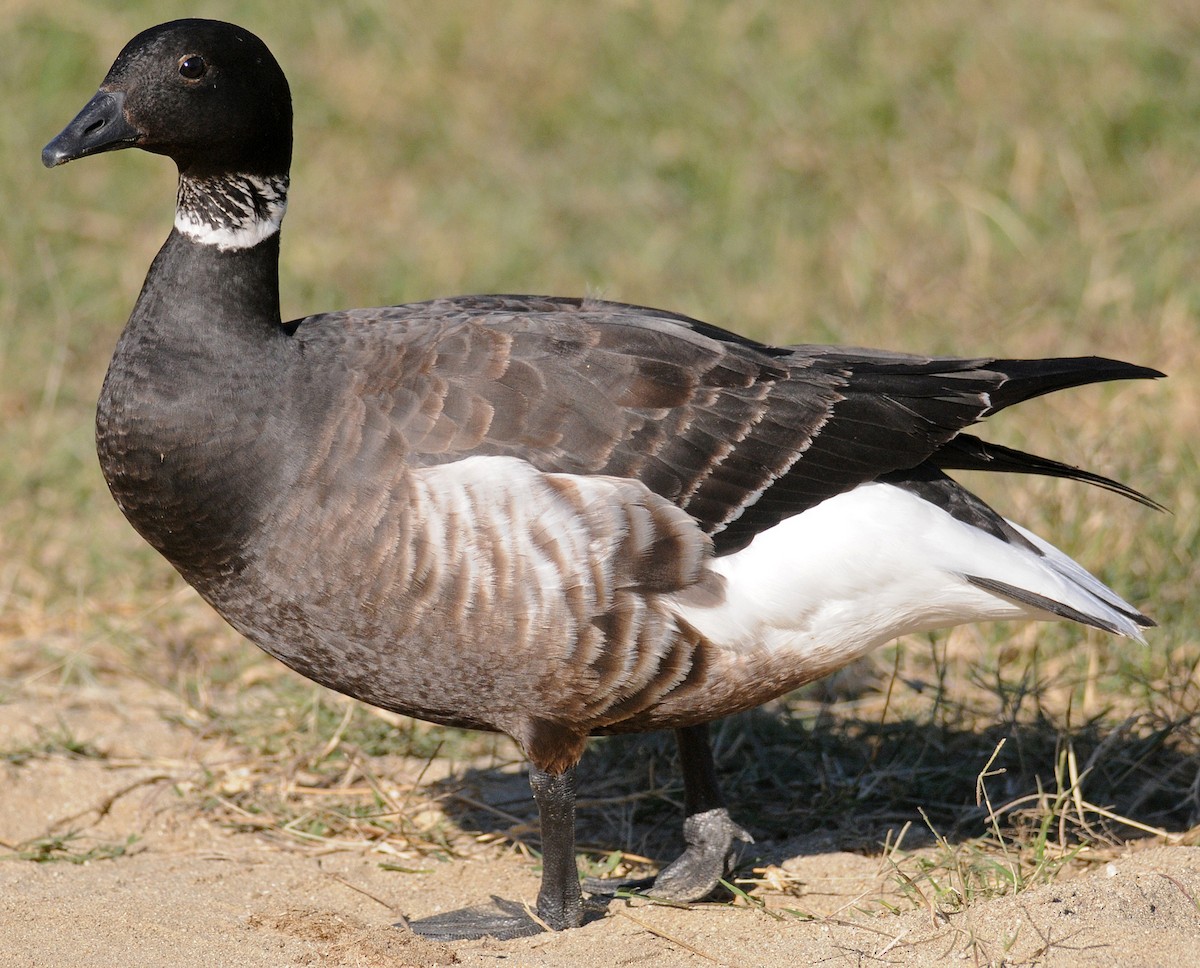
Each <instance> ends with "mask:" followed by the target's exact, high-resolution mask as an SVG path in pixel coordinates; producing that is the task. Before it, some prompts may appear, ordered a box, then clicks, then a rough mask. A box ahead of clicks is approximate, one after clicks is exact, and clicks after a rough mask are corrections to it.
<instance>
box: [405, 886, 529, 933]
mask: <svg viewBox="0 0 1200 968" xmlns="http://www.w3.org/2000/svg"><path fill="white" fill-rule="evenodd" d="M492 904H493V907H473V908H460V909H459V910H457V911H447V912H445V913H444V914H434V915H432V916H430V917H427V918H421V919H420V920H418V921H410V922H409V923H408V926H409V927H410V928H412V932H413V934H416V935H419V936H420V937H422V938H428V939H429V940H430V941H478V940H479V939H480V938H495V939H496V940H497V941H511V940H513V939H514V938H527V937H529V936H530V935H533V934H538V933H540V932H541V931H544V930H545V928H543V927H542V925H540V924H539V923H538V922H537V921H535V920H533V918H531V917H530V916H529V912H528V911H526V909H525V906H524V905H523V904H518V903H517V902H516V901H506V900H504V899H503V898H499V897H494V896H493V897H492Z"/></svg>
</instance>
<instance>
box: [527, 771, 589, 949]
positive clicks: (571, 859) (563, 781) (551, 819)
mask: <svg viewBox="0 0 1200 968" xmlns="http://www.w3.org/2000/svg"><path fill="white" fill-rule="evenodd" d="M529 785H530V786H531V787H533V799H534V800H535V801H536V802H537V807H538V815H539V816H540V817H541V821H542V888H541V890H540V891H538V900H537V910H538V917H540V918H541V919H542V920H543V921H545V922H546V924H548V925H549V926H550V927H551V928H552V929H553V930H555V931H562V930H563V929H564V928H577V927H579V925H580V924H582V923H583V894H582V893H581V891H580V888H579V869H578V868H577V867H576V866H575V767H573V766H572V767H570V768H569V769H568V770H567V771H566V772H565V773H557V774H555V773H543V772H542V771H541V770H539V769H537V768H536V767H533V766H531V767H530V768H529Z"/></svg>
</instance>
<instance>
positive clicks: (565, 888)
mask: <svg viewBox="0 0 1200 968" xmlns="http://www.w3.org/2000/svg"><path fill="white" fill-rule="evenodd" d="M529 785H530V786H531V787H532V788H533V798H534V800H535V801H536V802H537V807H538V815H539V816H540V817H541V821H542V887H541V890H540V891H538V899H537V914H538V917H539V918H541V920H542V921H544V922H545V923H546V924H547V925H548V926H549V927H550V928H551V929H552V930H554V931H562V930H563V929H564V928H577V927H579V925H580V924H582V923H583V894H582V892H581V891H580V887H579V870H578V868H577V867H576V866H575V767H573V766H572V767H570V768H568V769H567V770H566V771H565V772H563V773H545V772H543V771H541V770H539V769H537V767H534V766H530V768H529ZM492 901H493V903H494V905H495V907H494V908H466V909H463V910H460V911H449V912H447V913H446V914H437V915H434V916H433V917H428V918H422V919H420V920H419V921H412V922H410V924H409V927H411V928H412V930H413V931H414V932H415V933H416V934H419V935H421V936H422V937H425V938H430V939H432V940H434V941H465V940H473V939H476V938H485V937H492V938H498V939H499V940H501V941H508V940H511V939H512V938H523V937H526V936H528V935H531V934H537V933H538V932H540V931H541V930H542V926H541V925H540V924H538V922H536V921H534V920H533V918H531V917H529V915H528V914H527V913H526V912H525V910H524V909H523V908H522V907H521V905H519V904H515V903H514V902H512V901H504V900H502V899H500V898H497V897H493V898H492Z"/></svg>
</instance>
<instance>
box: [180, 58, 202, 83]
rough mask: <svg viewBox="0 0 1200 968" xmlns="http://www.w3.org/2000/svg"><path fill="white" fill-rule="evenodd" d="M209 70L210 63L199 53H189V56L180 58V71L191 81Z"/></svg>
mask: <svg viewBox="0 0 1200 968" xmlns="http://www.w3.org/2000/svg"><path fill="white" fill-rule="evenodd" d="M207 70H208V64H206V63H205V62H204V58H203V57H201V56H200V55H199V54H189V55H188V56H187V57H181V58H180V59H179V73H180V74H181V75H182V76H183V77H186V78H187V79H188V80H189V81H194V80H196V79H197V78H199V77H203V76H204V74H205V72H206V71H207Z"/></svg>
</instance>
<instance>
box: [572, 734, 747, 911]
mask: <svg viewBox="0 0 1200 968" xmlns="http://www.w3.org/2000/svg"><path fill="white" fill-rule="evenodd" d="M675 739H676V742H677V743H678V744H679V764H680V768H681V770H682V772H683V806H684V814H685V816H684V820H683V839H684V841H685V842H686V843H687V848H686V849H685V850H684V852H683V853H682V854H680V855H679V857H677V858H675V860H673V861H672V862H671V863H670V864H668V865H667V866H666V867H664V868H663V869H662V870H661V871H659V873H658V877H656V878H655V879H654V880H653V881H649V880H620V879H614V880H610V881H604V880H598V879H595V878H589V879H588V881H587V882H586V883H585V885H584V886H585V887H586V889H587V890H588V891H590V892H592V893H595V894H614V893H616V892H617V891H618V890H624V889H630V888H632V889H635V890H644V891H645V892H646V893H648V894H649V895H650V896H651V897H662V898H667V899H669V900H672V901H700V900H703V899H704V898H706V897H708V895H709V894H711V893H712V892H713V890H714V889H715V888H716V886H717V883H718V882H719V881H720V880H721V878H723V877H725V876H726V875H727V874H728V873H729V872H730V871H731V870H733V866H734V863H735V862H736V860H737V846H736V842H738V841H740V842H743V843H753V842H754V838H752V837H751V836H750V835H749V834H748V833H747V832H746V831H745V830H743V829H742V828H741V827H739V826H738V825H737V824H735V823H734V822H733V820H731V819H730V817H729V811H728V810H726V809H725V798H724V797H722V796H721V788H720V785H719V784H718V783H717V770H716V766H715V765H714V764H713V757H712V748H711V747H710V746H709V742H708V726H707V725H705V724H701V725H699V726H687V727H684V728H683V729H677V730H676V731H675Z"/></svg>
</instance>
